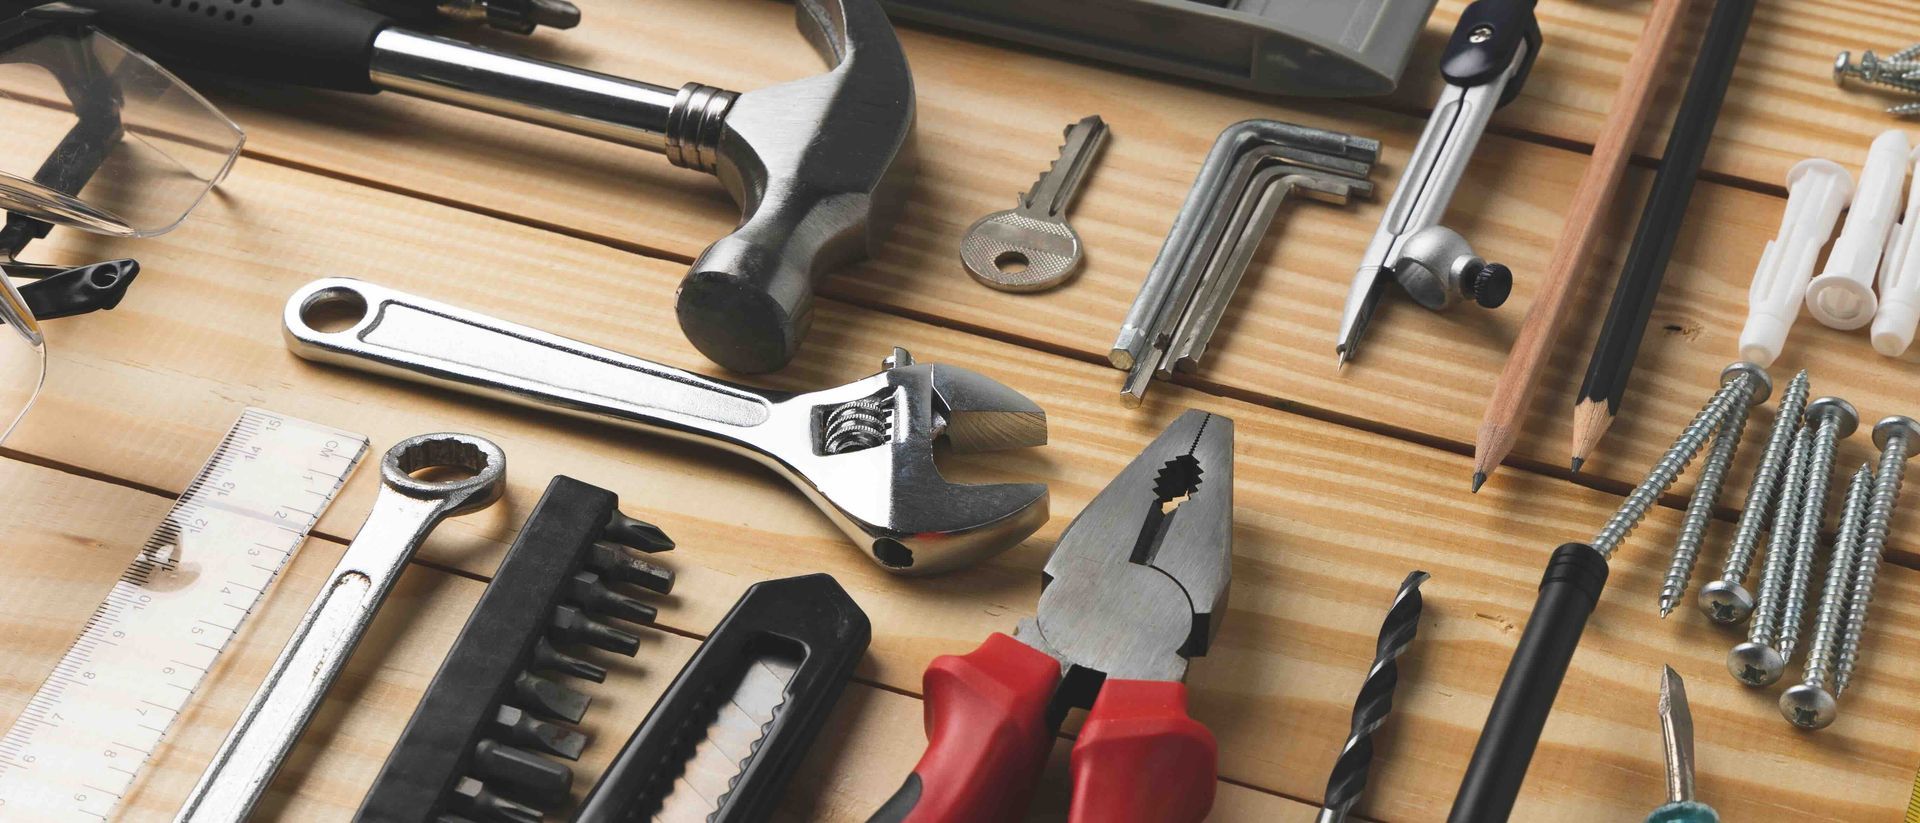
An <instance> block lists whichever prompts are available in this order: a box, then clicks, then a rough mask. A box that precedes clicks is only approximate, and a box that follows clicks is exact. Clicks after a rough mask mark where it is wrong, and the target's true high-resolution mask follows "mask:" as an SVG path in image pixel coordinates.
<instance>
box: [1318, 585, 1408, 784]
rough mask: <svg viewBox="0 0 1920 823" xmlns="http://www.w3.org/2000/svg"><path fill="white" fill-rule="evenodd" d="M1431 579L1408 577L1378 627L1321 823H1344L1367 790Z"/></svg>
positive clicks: (1334, 764)
mask: <svg viewBox="0 0 1920 823" xmlns="http://www.w3.org/2000/svg"><path fill="white" fill-rule="evenodd" d="M1427 577H1428V575H1427V573H1426V572H1422V571H1416V572H1414V573H1412V574H1409V575H1407V579H1406V581H1405V582H1403V583H1401V584H1400V591H1399V592H1398V593H1397V594H1395V595H1394V596H1393V606H1392V607H1391V608H1389V609H1388V610H1387V616H1386V619H1385V620H1384V621H1382V623H1381V625H1380V639H1379V641H1378V642H1377V643H1376V644H1375V645H1374V652H1373V666H1372V667H1371V668H1369V669H1367V679H1366V681H1365V682H1364V683H1362V684H1361V685H1360V696H1359V697H1358V698H1356V699H1355V700H1354V704H1353V724H1352V731H1351V732H1350V733H1349V734H1348V737H1347V744H1346V746H1345V747H1343V748H1342V749H1341V750H1340V757H1339V758H1338V759H1337V760H1335V761H1334V763H1333V774H1332V775H1331V776H1329V777H1328V778H1327V798H1326V802H1325V804H1324V805H1323V806H1322V808H1321V813H1320V817H1319V820H1321V821H1340V820H1345V819H1346V815H1347V812H1348V811H1349V810H1351V809H1352V808H1353V805H1354V803H1356V802H1358V801H1359V800H1360V793H1361V792H1362V791H1364V790H1365V789H1366V787H1367V772H1368V770H1369V769H1370V768H1371V767H1372V764H1373V733H1374V732H1375V731H1377V730H1378V729H1379V728H1380V724H1382V723H1384V722H1386V719H1387V713H1388V712H1390V711H1392V710H1393V690H1394V688H1395V687H1396V686H1397V685H1399V682H1400V672H1399V665H1398V664H1397V663H1396V662H1395V661H1396V660H1397V659H1398V658H1399V657H1400V655H1401V654H1402V653H1403V652H1405V651H1406V650H1407V646H1409V645H1411V644H1412V643H1413V636H1414V634H1415V633H1416V632H1417V631H1418V630H1419V628H1420V610H1421V606H1422V602H1421V599H1420V584H1421V583H1424V582H1426V580H1427Z"/></svg>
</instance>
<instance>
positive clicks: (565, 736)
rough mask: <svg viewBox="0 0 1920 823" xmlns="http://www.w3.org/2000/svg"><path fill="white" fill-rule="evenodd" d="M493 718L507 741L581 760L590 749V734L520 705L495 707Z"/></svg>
mask: <svg viewBox="0 0 1920 823" xmlns="http://www.w3.org/2000/svg"><path fill="white" fill-rule="evenodd" d="M493 722H494V725H495V727H496V732H497V733H498V734H499V735H500V736H501V737H502V738H505V739H506V740H507V742H509V743H513V744H516V745H520V746H526V747H528V748H530V749H533V750H535V751H542V752H546V753H547V754H551V755H554V756H556V757H564V758H566V759H568V760H579V759H580V754H581V753H582V752H584V751H586V750H587V736H586V735H584V734H581V733H580V732H577V731H574V730H573V729H569V728H567V727H565V726H562V725H560V724H558V723H548V722H547V721H545V720H541V719H540V718H537V717H534V716H533V715H531V714H528V713H527V712H526V711H525V710H522V709H520V708H519V707H517V706H501V707H499V708H498V709H495V710H494V714H493Z"/></svg>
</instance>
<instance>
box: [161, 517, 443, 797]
mask: <svg viewBox="0 0 1920 823" xmlns="http://www.w3.org/2000/svg"><path fill="white" fill-rule="evenodd" d="M447 509H448V506H446V505H445V503H444V502H442V501H436V500H423V499H420V498H414V497H409V496H407V495H404V494H400V493H398V492H395V491H393V490H392V489H389V488H382V489H381V490H380V496H379V498H378V499H377V500H375V501H374V504H373V511H372V512H371V513H370V514H369V515H368V516H367V522H366V524H365V525H363V526H361V527H360V533H359V535H357V536H356V537H354V539H353V544H352V545H350V546H348V547H347V551H346V553H345V554H344V555H342V556H341V557H340V563H339V565H337V566H335V567H334V570H333V574H332V576H331V577H330V578H329V580H328V582H327V585H326V588H325V589H322V590H321V592H320V594H319V595H318V596H316V597H315V598H314V601H313V605H312V606H310V607H308V609H307V614H306V617H304V618H302V619H301V620H300V626H299V628H296V629H294V631H293V636H292V637H289V638H288V639H287V645H286V646H285V647H284V648H282V649H281V651H280V657H279V658H278V659H276V660H274V662H273V668H272V669H271V670H269V671H268V672H267V679H266V680H264V681H262V682H261V684H260V688H259V690H257V691H255V692H254V693H253V699H252V700H250V701H248V702H247V708H246V709H245V710H244V711H242V712H241V714H240V719H239V720H238V721H236V722H235V723H234V726H233V731H231V732H229V733H228V734H227V739H226V741H225V742H223V743H221V744H220V750H219V751H218V752H217V753H215V754H214V756H213V762H212V763H210V764H208V765H207V770H206V771H205V772H204V773H202V774H201V775H200V782H199V784H197V785H195V786H194V788H193V793H192V794H191V795H189V796H188V798H187V802H186V804H185V805H183V806H181V807H180V813H179V816H178V817H176V818H175V821H176V823H225V822H226V821H232V823H240V821H244V820H246V819H248V817H249V816H250V815H251V814H252V811H253V806H254V804H255V803H257V802H259V800H260V797H261V795H263V794H265V793H266V790H267V786H268V785H269V784H271V783H272V782H273V776H274V773H275V772H277V771H278V770H279V768H280V763H281V761H283V760H285V759H286V757H287V754H288V753H289V752H291V751H292V750H293V746H294V744H295V743H297V742H299V740H300V733H301V732H302V731H304V730H305V729H306V726H307V722H308V721H309V720H312V719H313V715H314V713H315V712H317V711H319V709H320V704H321V702H322V701H323V700H324V699H325V698H326V694H327V687H328V686H330V685H332V683H333V680H334V678H335V677H337V676H338V675H339V674H340V670H341V669H342V668H343V667H345V666H346V662H347V658H348V657H351V656H352V655H353V650H354V647H356V646H358V645H359V644H360V638H361V637H362V636H364V635H365V634H366V631H367V626H368V624H370V623H372V622H373V615H374V612H375V611H376V610H378V609H379V608H380V603H381V601H383V600H385V599H386V597H387V594H388V592H391V591H392V590H393V584H394V582H395V581H397V580H399V579H400V571H401V569H402V568H404V567H405V566H406V564H407V561H408V560H409V559H411V558H412V557H413V551H414V549H415V548H417V547H418V546H419V544H420V541H421V540H422V539H424V538H425V536H426V534H427V532H428V531H430V530H432V528H433V526H434V525H435V524H436V523H438V522H439V521H440V520H441V518H443V517H445V516H446V514H447Z"/></svg>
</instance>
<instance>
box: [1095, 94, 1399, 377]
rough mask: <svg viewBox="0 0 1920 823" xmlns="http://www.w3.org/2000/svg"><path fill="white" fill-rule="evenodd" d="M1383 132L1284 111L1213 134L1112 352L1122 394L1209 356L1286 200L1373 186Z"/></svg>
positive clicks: (1347, 196) (1332, 196)
mask: <svg viewBox="0 0 1920 823" xmlns="http://www.w3.org/2000/svg"><path fill="white" fill-rule="evenodd" d="M1379 155H1380V141H1378V140H1372V139H1368V138H1364V137H1355V136H1353V135H1350V134H1343V133H1340V132H1333V131H1326V130H1323V129H1315V128H1308V127H1306V126H1296V125H1294V124H1292V123H1282V122H1280V121H1277V120H1244V121H1241V122H1239V123H1235V124H1234V125H1232V126H1228V127H1227V129H1226V130H1225V131H1223V132H1221V133H1220V137H1219V138H1218V139H1216V140H1215V141H1214V143H1213V149H1212V150H1211V151H1209V152H1208V153H1207V159H1206V162H1205V163H1204V164H1202V165H1201V167H1200V175H1199V177H1198V178H1196V179H1195V180H1194V184H1193V188H1192V189H1191V190H1190V191H1188V193H1187V201H1186V203H1185V204H1184V205H1182V206H1181V207H1180V213H1179V215H1178V216H1176V217H1175V218H1174V221H1173V229H1172V230H1171V231H1169V232H1168V233H1167V240H1166V243H1165V244H1163V245H1162V246H1161V247H1160V256H1159V257H1157V258H1155V259H1154V261H1153V268H1152V269H1150V270H1148V272H1147V279H1146V282H1145V283H1143V284H1142V285H1141V287H1140V294H1139V296H1138V297H1135V298H1134V301H1133V307H1132V308H1131V309H1128V311H1127V319H1126V322H1125V323H1124V324H1122V325H1121V327H1120V335H1119V337H1118V338H1117V339H1115V340H1114V342H1113V351H1112V352H1111V353H1109V354H1108V359H1109V360H1110V361H1111V362H1112V363H1113V365H1114V368H1118V369H1125V370H1127V380H1126V384H1125V386H1124V387H1123V388H1122V389H1121V399H1122V401H1124V402H1126V403H1127V404H1128V405H1131V406H1137V405H1139V404H1140V401H1141V400H1142V399H1143V398H1145V397H1146V393H1147V384H1148V383H1149V382H1150V381H1152V380H1153V379H1154V378H1156V377H1159V378H1163V379H1164V378H1167V377H1170V376H1172V374H1173V373H1174V372H1176V371H1183V372H1191V371H1194V370H1196V369H1197V368H1198V367H1199V365H1200V357H1201V355H1203V354H1205V353H1206V350H1207V343H1208V341H1209V340H1211V339H1212V338H1213V332H1214V329H1216V328H1218V327H1219V325H1220V318H1221V317H1222V316H1223V315H1225V314H1226V311H1227V304H1228V302H1229V301H1231V300H1232V299H1233V293H1234V290H1235V289H1237V288H1238V287H1239V285H1240V278H1241V277H1242V276H1243V275H1245V274H1246V272H1247V265H1248V264H1249V263H1251V262H1252V261H1253V253H1254V251H1255V250H1257V249H1258V248H1259V247H1260V239H1261V238H1262V237H1264V236H1266V233H1267V228H1268V226H1270V225H1271V224H1272V223H1273V217H1274V214H1275V213H1276V212H1277V211H1278V210H1279V208H1280V203H1281V202H1282V201H1284V200H1286V199H1287V198H1288V196H1289V195H1292V194H1293V193H1294V192H1296V191H1298V192H1300V193H1301V194H1304V195H1306V196H1308V197H1311V198H1313V199H1316V200H1322V201H1325V202H1329V203H1335V204H1341V205H1344V204H1346V203H1348V202H1351V201H1352V200H1354V199H1356V198H1366V197H1371V196H1372V195H1373V183H1372V182H1370V181H1368V179H1367V176H1368V175H1369V174H1370V173H1372V171H1373V163H1374V160H1375V159H1376V158H1378V157H1379Z"/></svg>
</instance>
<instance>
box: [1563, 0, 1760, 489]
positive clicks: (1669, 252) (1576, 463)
mask: <svg viewBox="0 0 1920 823" xmlns="http://www.w3.org/2000/svg"><path fill="white" fill-rule="evenodd" d="M1754 1H1755V0H1719V2H1717V3H1715V4H1714V7H1713V17H1712V19H1711V20H1709V21H1708V23H1707V34H1706V37H1705V38H1704V39H1703V40H1702V41H1701V43H1700V58H1699V60H1698V61H1696V62H1695V63H1694V65H1693V75H1692V77H1690V78H1689V79H1688V80H1687V91H1686V94H1685V95H1683V96H1682V97H1681V100H1680V112H1679V114H1678V115H1677V116H1676V117H1675V118H1674V122H1673V132H1672V133H1670V134H1668V135H1667V148H1666V152H1665V153H1664V154H1663V159H1662V160H1661V163H1660V171H1659V172H1658V173H1657V174H1655V175H1654V178H1653V191H1652V192H1651V193H1649V194H1648V195H1647V205H1646V208H1645V209H1643V210H1642V211H1641V213H1640V225H1639V227H1638V228H1637V229H1635V230H1634V233H1633V245H1632V247H1631V248H1629V249H1628V250H1627V260H1626V263H1625V264H1624V265H1622V266H1621V268H1620V281H1619V283H1618V284H1617V285H1615V286H1614V290H1613V303H1612V305H1611V306H1609V307H1608V309H1607V319H1606V322H1605V324H1604V325H1603V326H1601V328H1600V339H1599V340H1598V341H1597V342H1595V343H1594V346H1593V358H1592V359H1591V360H1589V361H1587V376H1586V379H1585V380H1584V381H1582V382H1581V384H1580V396H1579V397H1578V398H1577V399H1576V401H1575V403H1574V407H1573V470H1574V471H1579V470H1580V465H1581V464H1582V463H1585V462H1586V459H1587V456H1588V455H1590V454H1592V453H1593V449H1594V447H1595V446H1597V445H1599V443H1600V438H1602V437H1604V436H1606V433H1607V428H1608V427H1609V426H1612V425H1613V418H1614V416H1615V415H1618V414H1619V413H1620V400H1621V398H1622V397H1623V396H1625V395H1626V392H1627V380H1628V378H1629V377H1631V376H1632V374H1633V361H1634V358H1635V357H1636V356H1637V355H1638V354H1639V353H1640V339H1641V337H1642V336H1644V335H1645V334H1646V330H1647V318H1648V317H1649V316H1650V315H1652V314H1653V304H1654V302H1655V300H1656V298H1658V297H1659V294H1660V283H1661V281H1662V280H1663V279H1664V278H1665V277H1666V274H1667V261H1668V260H1669V259H1670V258H1672V256H1673V246H1674V243H1675V242H1676V241H1677V240H1678V239H1679V236H1680V226H1681V223H1682V220H1683V218H1684V217H1685V215H1686V212H1687V205H1688V203H1689V202H1690V201H1692V199H1693V184H1694V181H1695V179H1696V178H1698V177H1699V176H1700V166H1701V164H1702V163H1703V162H1705V161H1706V157H1707V145H1708V143H1709V142H1711V140H1712V137H1713V127H1714V124H1715V123H1717V122H1719V120H1720V104H1721V103H1722V102H1724V101H1725V100H1726V96H1727V86H1728V84H1729V83H1731V82H1732V80H1733V69H1734V65H1735V64H1736V63H1737V62H1739V59H1740V44H1741V42H1742V41H1744V40H1745V39H1746V36H1747V23H1748V22H1750V21H1751V20H1752V19H1753V6H1754Z"/></svg>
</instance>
